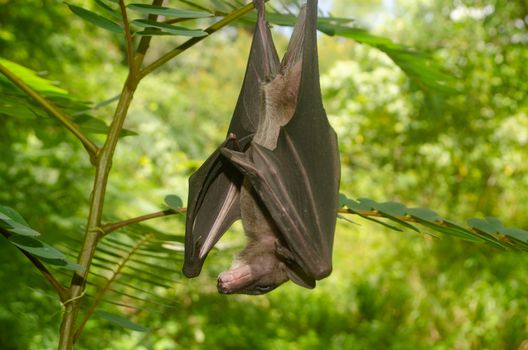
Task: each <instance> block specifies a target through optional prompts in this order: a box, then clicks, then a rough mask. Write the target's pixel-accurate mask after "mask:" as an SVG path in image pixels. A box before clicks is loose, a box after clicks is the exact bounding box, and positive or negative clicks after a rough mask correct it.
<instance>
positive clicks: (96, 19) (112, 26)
mask: <svg viewBox="0 0 528 350" xmlns="http://www.w3.org/2000/svg"><path fill="white" fill-rule="evenodd" d="M66 5H67V6H68V7H69V9H70V10H71V11H72V12H73V13H75V14H76V15H77V16H79V17H81V18H82V19H84V20H86V21H88V22H90V23H92V24H95V25H96V26H98V27H101V28H103V29H106V30H109V31H111V32H114V33H122V32H123V28H121V26H120V25H119V24H117V23H115V22H113V21H111V20H109V19H108V18H106V17H103V16H101V15H98V14H97V13H95V12H92V11H89V10H86V9H84V8H82V7H79V6H75V5H72V4H68V3H66Z"/></svg>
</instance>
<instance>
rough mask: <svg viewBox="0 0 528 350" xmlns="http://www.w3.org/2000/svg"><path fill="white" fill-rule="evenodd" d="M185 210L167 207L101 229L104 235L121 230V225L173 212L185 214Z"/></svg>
mask: <svg viewBox="0 0 528 350" xmlns="http://www.w3.org/2000/svg"><path fill="white" fill-rule="evenodd" d="M185 211H186V210H185V208H178V209H167V210H162V211H157V212H155V213H151V214H146V215H142V216H138V217H135V218H130V219H127V220H123V221H118V222H113V223H110V224H106V225H104V226H102V227H101V229H102V231H103V235H107V234H109V233H110V232H113V231H116V230H119V229H120V228H121V227H125V226H128V225H133V224H137V223H139V222H142V221H146V220H150V219H155V218H161V217H163V216H168V215H173V214H183V213H185Z"/></svg>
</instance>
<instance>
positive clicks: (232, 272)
mask: <svg viewBox="0 0 528 350" xmlns="http://www.w3.org/2000/svg"><path fill="white" fill-rule="evenodd" d="M295 265H296V264H294V263H293V262H292V261H287V260H284V259H283V257H282V256H281V255H279V254H276V252H274V251H265V252H263V251H260V252H259V253H258V254H254V255H247V254H244V255H242V256H240V257H239V258H238V259H237V260H236V262H235V264H234V265H233V266H232V267H231V269H229V270H228V271H225V272H222V273H221V274H220V276H218V284H217V288H218V291H219V292H220V293H222V294H252V295H258V294H265V293H268V292H270V291H272V290H274V289H275V288H277V287H278V286H280V285H281V284H283V283H284V282H286V281H288V280H290V279H291V280H292V281H293V282H295V283H296V284H298V285H301V286H303V287H306V288H314V287H315V281H314V280H313V279H312V278H309V277H307V276H306V275H305V274H304V273H303V272H302V271H301V270H300V269H299V268H298V267H297V266H295Z"/></svg>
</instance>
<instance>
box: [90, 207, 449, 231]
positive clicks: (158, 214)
mask: <svg viewBox="0 0 528 350" xmlns="http://www.w3.org/2000/svg"><path fill="white" fill-rule="evenodd" d="M186 212H187V208H174V209H167V210H162V211H157V212H154V213H150V214H145V215H141V216H137V217H134V218H130V219H126V220H122V221H117V222H113V223H110V224H106V225H103V226H101V227H100V231H101V233H102V235H103V236H105V235H107V234H109V233H111V232H114V231H116V230H119V229H120V228H123V227H125V226H129V225H133V224H137V223H140V222H143V221H147V220H151V219H156V218H161V217H164V216H169V215H174V214H184V213H186ZM337 213H338V214H351V215H360V216H367V217H372V216H374V217H384V216H383V214H382V213H380V212H378V211H375V210H350V209H344V208H339V209H337ZM396 218H397V219H399V220H402V221H408V222H416V220H415V219H414V218H412V217H410V216H396ZM438 224H440V225H441V223H438Z"/></svg>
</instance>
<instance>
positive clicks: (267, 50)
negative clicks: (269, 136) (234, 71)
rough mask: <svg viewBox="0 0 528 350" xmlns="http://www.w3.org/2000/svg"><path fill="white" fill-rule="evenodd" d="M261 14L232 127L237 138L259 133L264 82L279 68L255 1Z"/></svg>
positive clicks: (265, 24) (259, 5)
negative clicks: (262, 84) (262, 85)
mask: <svg viewBox="0 0 528 350" xmlns="http://www.w3.org/2000/svg"><path fill="white" fill-rule="evenodd" d="M256 5H257V8H258V9H259V12H258V21H257V26H256V27H255V33H254V34H253V42H252V43H251V50H250V53H249V59H248V64H247V67H246V74H245V76H244V82H243V83H242V89H241V91H240V95H239V97H238V101H237V104H236V107H235V111H234V113H233V118H232V119H231V124H230V125H229V133H234V134H235V135H236V136H237V137H238V138H242V137H244V136H246V135H249V134H253V133H255V131H257V126H258V124H259V123H258V122H259V116H260V115H259V111H260V104H261V92H260V91H261V83H262V82H264V81H266V79H267V78H268V77H270V76H271V74H275V73H276V72H277V71H278V70H279V67H280V61H279V56H278V55H277V50H276V49H275V45H274V44H273V40H272V38H271V32H270V30H269V27H268V25H267V23H266V22H265V20H264V17H263V16H264V9H263V7H262V6H263V4H261V2H258V1H257V2H256Z"/></svg>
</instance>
